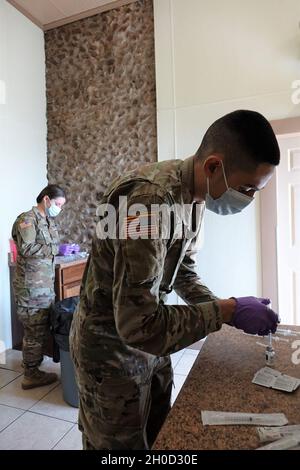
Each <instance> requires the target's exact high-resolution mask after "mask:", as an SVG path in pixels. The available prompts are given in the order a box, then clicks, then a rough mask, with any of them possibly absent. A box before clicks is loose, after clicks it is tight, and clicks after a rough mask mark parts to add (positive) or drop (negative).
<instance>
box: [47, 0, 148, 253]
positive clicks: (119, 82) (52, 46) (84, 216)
mask: <svg viewBox="0 0 300 470" xmlns="http://www.w3.org/2000/svg"><path fill="white" fill-rule="evenodd" d="M45 44H46V46H45V47H46V67H47V76H46V80H47V119H48V180H49V183H56V184H59V185H61V186H62V187H63V188H65V189H66V191H67V199H68V203H67V205H66V207H65V210H64V212H63V213H62V215H61V216H60V217H58V219H57V222H58V227H59V231H60V235H61V238H62V241H65V242H76V243H80V245H81V247H83V248H88V247H89V245H90V241H91V237H92V236H93V235H94V233H95V220H96V218H95V213H96V207H97V201H98V200H99V199H100V197H101V195H102V194H103V192H104V190H105V189H106V188H107V187H108V186H109V184H110V182H111V181H112V180H113V179H114V178H115V177H117V176H118V175H123V174H124V173H125V172H126V171H127V170H129V169H132V168H134V167H137V166H139V165H141V164H144V163H149V162H153V161H156V160H157V132H156V93H155V60H154V19H153V5H152V0H139V1H137V2H134V3H131V4H129V5H127V6H123V7H120V8H118V9H115V10H111V11H108V12H105V13H101V14H98V15H95V16H92V17H90V18H86V19H83V20H80V21H77V22H75V23H71V24H68V25H66V26H63V27H60V28H56V29H53V30H50V31H48V32H46V33H45Z"/></svg>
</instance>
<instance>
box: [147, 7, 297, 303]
mask: <svg viewBox="0 0 300 470" xmlns="http://www.w3.org/2000/svg"><path fill="white" fill-rule="evenodd" d="M154 11H155V44H156V46H155V47H156V74H157V105H158V144H159V159H160V160H165V159H168V158H174V157H176V158H184V157H186V156H189V155H192V154H193V153H195V151H196V149H197V148H198V146H199V144H200V142H201V139H202V137H203V134H204V132H205V130H206V129H207V127H208V126H209V125H210V124H211V123H212V122H213V121H214V120H216V119H217V118H218V117H220V116H222V115H223V114H226V113H228V112H231V111H233V110H235V109H241V108H244V109H253V110H256V111H259V112H261V113H263V114H264V115H265V116H266V117H267V118H268V119H270V120H271V119H281V118H286V117H292V116H297V115H300V105H298V106H296V105H294V104H293V103H292V101H291V94H292V88H291V87H292V82H293V81H294V80H296V79H297V78H298V79H299V78H300V61H299V59H300V30H299V26H298V23H299V20H300V2H299V0H286V1H284V2H282V1H281V0H243V1H240V0H226V1H224V0H210V1H209V2H208V1H207V0H154ZM199 272H200V274H201V275H202V277H203V279H204V281H205V282H206V283H207V285H208V286H209V287H210V288H211V289H213V290H214V291H215V293H216V294H217V295H219V296H221V297H228V296H231V295H236V296H241V295H260V294H261V257H260V227H259V200H257V202H256V203H255V204H253V205H252V206H250V207H249V208H247V209H246V210H245V211H244V212H243V213H242V214H239V215H235V216H227V217H222V216H217V215H215V214H213V213H210V212H209V211H207V214H206V218H205V226H204V247H203V249H202V250H201V252H200V254H199Z"/></svg>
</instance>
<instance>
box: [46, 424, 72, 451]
mask: <svg viewBox="0 0 300 470" xmlns="http://www.w3.org/2000/svg"><path fill="white" fill-rule="evenodd" d="M74 426H76V423H74ZM74 426H72V427H71V429H69V431H67V432H66V433H65V434H64V435H63V437H61V438H60V439H59V440H58V441H57V442H56V444H54V446H53V447H51V450H55V449H54V447H56V446H57V445H58V444H59V443H60V442H61V441H62V440H63V439H64V438H65V437H66V435H67V434H69V432H71V431H72V429H73V428H74Z"/></svg>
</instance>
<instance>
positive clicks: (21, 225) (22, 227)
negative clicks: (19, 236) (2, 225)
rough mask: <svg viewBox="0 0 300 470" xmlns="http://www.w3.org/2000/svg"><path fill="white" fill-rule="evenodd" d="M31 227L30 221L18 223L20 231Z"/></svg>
mask: <svg viewBox="0 0 300 470" xmlns="http://www.w3.org/2000/svg"><path fill="white" fill-rule="evenodd" d="M31 226H32V222H30V220H24V221H23V222H21V223H20V225H19V227H20V228H21V229H24V228H29V227H31Z"/></svg>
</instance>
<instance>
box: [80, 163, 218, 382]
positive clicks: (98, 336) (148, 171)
mask: <svg viewBox="0 0 300 470" xmlns="http://www.w3.org/2000/svg"><path fill="white" fill-rule="evenodd" d="M193 179H194V164H193V157H191V158H188V159H186V160H184V161H181V160H171V161H165V162H160V163H156V164H151V165H147V166H145V167H143V168H141V169H139V170H136V171H134V172H131V173H129V174H128V175H126V176H125V177H123V178H121V179H119V180H117V181H115V182H114V183H113V184H112V186H111V187H110V189H109V190H108V191H107V192H106V193H105V194H104V196H103V199H102V201H101V202H102V203H110V204H112V205H113V206H114V207H116V208H117V209H118V212H119V213H120V207H119V205H118V204H119V203H118V198H119V196H120V195H122V196H127V198H128V206H130V205H132V204H136V203H139V204H143V205H145V206H146V207H147V208H149V207H150V211H151V207H152V206H151V205H152V204H159V205H160V204H167V205H168V206H172V205H174V204H175V203H176V205H177V209H176V211H175V215H174V218H173V225H172V230H171V232H170V235H169V237H167V238H166V239H164V238H163V237H158V238H157V239H142V238H139V239H134V240H133V239H131V238H130V237H129V236H127V238H126V237H125V238H123V239H121V237H120V236H117V237H116V238H109V237H108V238H106V239H99V238H98V237H97V236H96V237H95V238H94V240H93V244H92V251H91V254H90V257H89V260H88V263H87V267H86V270H85V273H84V278H83V282H82V287H81V297H80V304H79V308H78V310H77V315H76V316H75V320H74V321H73V326H72V334H71V340H72V344H73V351H74V354H73V355H74V356H75V357H76V360H77V361H78V363H79V364H82V365H83V364H84V366H83V367H84V368H85V370H86V372H90V373H99V374H100V375H111V374H125V375H127V374H135V373H136V374H138V373H140V372H141V370H143V369H145V368H147V366H148V365H149V361H150V362H151V361H153V357H154V356H165V355H168V354H170V353H173V352H175V351H178V350H180V349H182V348H184V347H186V346H188V345H190V344H192V343H194V342H195V341H197V340H199V339H201V338H203V337H205V336H206V335H207V334H208V333H210V332H213V331H216V330H218V329H220V328H221V326H222V317H221V312H220V310H219V307H218V304H217V302H216V300H217V297H216V296H215V295H214V294H212V292H210V290H209V289H208V288H207V287H205V286H204V285H203V284H202V282H201V280H200V278H199V276H198V274H197V272H196V270H195V255H196V245H197V240H198V238H199V231H200V226H201V220H202V216H203V212H204V207H205V206H204V204H195V203H194V204H193V203H192V194H191V192H192V191H193ZM197 210H198V214H199V215H200V217H199V218H198V221H196V218H195V214H196V212H197ZM130 220H131V219H130ZM157 220H158V222H156V224H158V226H159V223H160V222H159V221H160V219H157ZM117 222H118V223H119V224H120V217H119V218H118V221H117ZM195 224H196V226H195ZM193 225H194V226H195V227H194V230H193V232H194V233H195V236H194V237H193V238H192V239H190V237H189V239H188V238H187V237H185V236H184V237H183V238H177V236H176V232H177V231H178V229H180V228H182V227H184V228H185V229H186V233H188V231H189V230H191V228H192V226H193ZM125 228H126V224H125ZM118 233H119V232H118ZM172 289H174V290H175V291H176V292H177V294H178V295H179V296H180V297H181V298H182V299H183V300H184V301H185V302H186V303H187V305H166V304H165V303H164V299H165V294H166V293H169V292H171V290H172Z"/></svg>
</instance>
